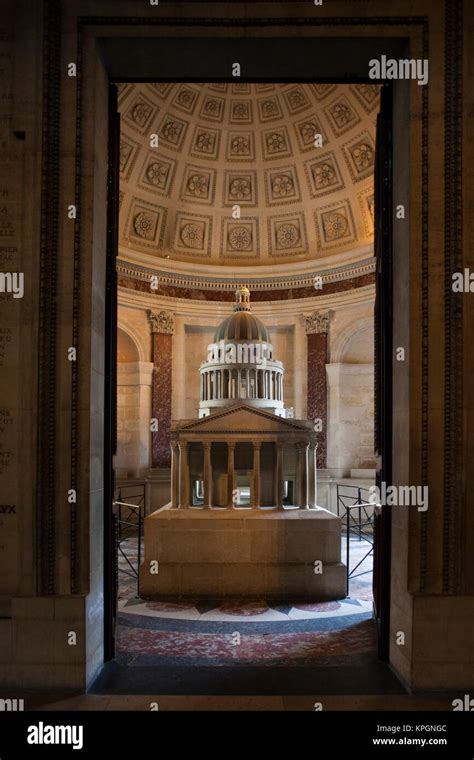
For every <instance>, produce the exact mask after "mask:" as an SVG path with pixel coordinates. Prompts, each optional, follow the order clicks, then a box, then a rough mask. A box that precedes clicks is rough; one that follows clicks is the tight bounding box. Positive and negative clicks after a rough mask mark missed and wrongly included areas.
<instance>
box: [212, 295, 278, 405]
mask: <svg viewBox="0 0 474 760" xmlns="http://www.w3.org/2000/svg"><path fill="white" fill-rule="evenodd" d="M235 298H236V303H235V306H234V312H233V314H231V315H230V316H229V317H227V319H225V320H224V321H223V322H222V323H221V324H220V325H219V327H218V328H217V330H216V334H215V336H214V342H213V343H211V344H210V345H209V346H208V355H207V360H206V361H205V362H203V363H202V364H201V367H200V373H201V394H200V395H201V401H200V404H199V416H200V417H206V416H207V415H209V414H212V412H213V411H216V410H217V409H222V408H223V407H226V406H229V405H230V404H235V403H237V402H242V401H244V402H245V403H246V404H249V405H251V406H255V407H258V408H259V409H266V410H267V411H272V412H273V413H274V414H276V415H278V416H279V417H284V416H285V408H284V406H283V373H284V367H283V364H282V362H280V361H277V360H276V359H274V358H273V346H272V344H271V343H270V339H269V337H268V333H267V329H266V327H265V325H264V324H263V323H262V322H261V321H260V320H259V319H257V317H255V316H254V315H253V314H252V312H251V309H250V291H249V289H248V288H247V287H240V288H238V289H237V291H236V293H235Z"/></svg>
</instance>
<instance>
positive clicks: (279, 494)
mask: <svg viewBox="0 0 474 760" xmlns="http://www.w3.org/2000/svg"><path fill="white" fill-rule="evenodd" d="M275 446H276V464H275V505H276V506H277V508H278V509H283V444H282V443H276V444H275Z"/></svg>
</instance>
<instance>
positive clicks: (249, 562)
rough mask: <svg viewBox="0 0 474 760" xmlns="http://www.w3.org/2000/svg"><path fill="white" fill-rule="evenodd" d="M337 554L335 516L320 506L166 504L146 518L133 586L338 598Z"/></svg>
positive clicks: (182, 592)
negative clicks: (241, 507)
mask: <svg viewBox="0 0 474 760" xmlns="http://www.w3.org/2000/svg"><path fill="white" fill-rule="evenodd" d="M340 560H341V523H340V520H339V518H337V517H335V516H334V515H332V514H331V513H330V512H328V511H327V510H325V509H321V508H319V507H318V508H316V509H311V510H287V511H282V510H278V511H277V510H274V511H263V510H258V509H255V510H225V511H222V512H220V511H215V510H209V509H202V510H196V509H171V508H170V507H169V506H166V507H162V508H161V509H158V510H157V511H156V512H153V514H151V515H149V516H148V517H147V518H146V519H145V560H144V562H143V565H142V567H141V570H140V592H141V596H142V597H144V598H161V597H163V598H164V597H176V596H193V597H208V598H216V597H226V596H239V597H255V596H264V597H266V598H268V597H272V598H278V599H285V598H288V599H289V600H292V601H295V600H297V599H311V600H313V601H324V600H329V599H341V598H344V597H345V590H346V589H345V582H346V581H345V565H343V564H342V563H341V561H340ZM154 562H155V563H156V562H157V563H158V566H156V564H155V565H153V563H154ZM153 569H154V570H156V569H158V573H156V572H155V573H153V572H152V570H153Z"/></svg>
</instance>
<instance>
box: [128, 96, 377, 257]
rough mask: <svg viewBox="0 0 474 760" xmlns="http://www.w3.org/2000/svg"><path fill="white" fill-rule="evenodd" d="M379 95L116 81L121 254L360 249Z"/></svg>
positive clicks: (369, 222) (367, 234) (366, 235)
mask: <svg viewBox="0 0 474 760" xmlns="http://www.w3.org/2000/svg"><path fill="white" fill-rule="evenodd" d="M378 102H379V88H378V87H377V86H374V85H334V84H305V85H299V84H244V83H235V84H217V83H215V84H195V83H193V84H181V83H179V84H168V83H159V84H124V85H121V87H120V97H119V107H120V111H121V115H122V119H121V145H120V167H121V189H120V190H121V191H120V246H121V256H122V258H123V257H126V255H127V251H133V252H136V253H145V254H148V255H149V256H152V257H156V258H159V259H161V260H162V259H165V258H166V259H169V260H171V261H172V260H180V261H186V262H195V263H201V264H207V265H219V264H220V265H224V266H229V267H238V266H239V265H242V266H247V267H248V266H249V265H253V264H254V265H267V266H268V265H269V264H274V265H277V264H288V263H290V262H296V261H303V262H304V261H314V260H317V259H321V258H324V259H327V257H328V256H330V257H333V256H334V257H337V255H338V254H340V253H343V252H347V251H356V250H357V249H359V248H360V249H361V251H362V250H363V249H365V251H364V253H363V256H365V257H367V246H368V245H370V244H371V243H372V240H373V169H374V153H375V151H374V147H375V119H376V113H377V110H378ZM153 133H156V134H157V135H158V138H159V147H158V148H153V147H150V135H152V134H153ZM318 134H319V135H322V147H315V145H314V142H315V135H318ZM236 206H239V207H240V219H239V218H235V214H236V213H238V212H236V208H235V207H236ZM356 258H357V257H356ZM361 258H362V253H361ZM335 261H336V259H335ZM170 263H171V262H170Z"/></svg>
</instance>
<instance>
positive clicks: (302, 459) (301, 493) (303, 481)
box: [296, 443, 308, 509]
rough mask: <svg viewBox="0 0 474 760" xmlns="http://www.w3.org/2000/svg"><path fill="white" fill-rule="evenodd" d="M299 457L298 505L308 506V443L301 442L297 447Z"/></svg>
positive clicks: (304, 507)
mask: <svg viewBox="0 0 474 760" xmlns="http://www.w3.org/2000/svg"><path fill="white" fill-rule="evenodd" d="M296 452H297V457H298V460H297V461H298V506H299V507H300V508H303V509H307V508H308V444H307V443H300V444H298V445H297V447H296Z"/></svg>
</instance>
